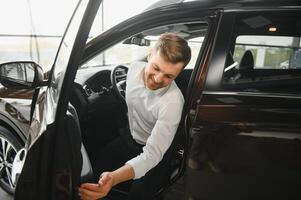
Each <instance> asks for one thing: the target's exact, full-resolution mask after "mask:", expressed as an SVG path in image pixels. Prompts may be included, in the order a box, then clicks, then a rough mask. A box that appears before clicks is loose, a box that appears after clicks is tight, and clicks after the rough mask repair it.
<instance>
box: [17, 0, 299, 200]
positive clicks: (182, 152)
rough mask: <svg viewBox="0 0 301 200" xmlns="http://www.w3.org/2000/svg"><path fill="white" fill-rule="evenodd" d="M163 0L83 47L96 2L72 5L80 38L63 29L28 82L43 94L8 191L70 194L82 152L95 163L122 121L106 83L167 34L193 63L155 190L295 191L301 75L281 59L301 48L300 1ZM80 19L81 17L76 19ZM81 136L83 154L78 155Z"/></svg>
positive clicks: (79, 175)
mask: <svg viewBox="0 0 301 200" xmlns="http://www.w3.org/2000/svg"><path fill="white" fill-rule="evenodd" d="M166 2H167V1H162V2H160V3H158V4H157V5H154V6H153V7H152V8H150V9H149V10H147V11H145V12H144V13H142V14H140V15H138V16H136V17H134V18H131V19H129V20H127V21H125V22H123V23H121V24H119V25H117V26H116V27H114V28H112V29H110V30H109V31H107V32H105V33H103V34H101V35H99V36H97V37H95V38H93V39H91V40H90V41H89V42H88V43H86V39H87V35H88V30H90V28H91V27H90V26H92V21H93V18H94V15H96V11H97V8H98V5H97V4H99V3H100V2H97V1H90V2H89V4H87V7H85V6H84V5H86V4H85V2H83V4H81V5H80V6H79V8H78V9H79V10H78V12H77V14H75V16H74V19H75V21H73V22H72V23H71V24H70V27H69V30H76V33H77V34H78V35H77V36H76V37H75V35H74V31H73V32H69V31H68V32H67V34H66V36H65V38H64V41H63V42H62V46H61V49H60V51H59V53H58V57H57V60H56V62H55V65H54V69H53V71H52V72H51V75H50V79H49V81H48V82H45V81H41V80H39V81H38V83H39V84H36V85H35V86H34V87H33V86H31V87H32V88H40V94H43V95H44V97H43V98H41V97H40V99H43V100H41V101H38V102H39V104H38V106H39V108H40V110H41V112H40V113H41V115H40V120H37V121H39V122H41V125H39V126H38V127H39V128H38V129H37V130H32V129H31V134H30V140H29V143H28V144H29V145H28V147H29V151H28V153H27V156H26V160H25V164H24V167H23V171H22V173H21V174H20V178H19V181H18V184H17V189H16V196H15V199H22V198H23V199H24V197H26V198H28V199H41V198H44V199H45V198H46V199H47V198H48V199H76V198H78V197H77V192H76V188H77V187H78V185H79V184H80V182H81V181H88V180H89V178H92V177H91V176H92V175H93V174H91V171H89V170H86V171H85V172H84V173H83V169H89V167H91V166H90V165H89V162H88V160H90V161H91V163H92V167H93V160H94V158H95V157H96V156H97V154H96V153H95V152H96V151H97V150H99V148H100V146H102V144H105V143H106V142H108V141H110V140H112V139H113V138H114V137H115V136H116V135H117V134H118V131H117V129H118V128H120V127H122V126H124V124H125V122H126V114H125V113H126V111H125V109H124V104H122V101H119V100H120V99H118V98H119V97H120V96H118V95H116V93H114V92H118V91H117V90H116V88H115V90H113V89H112V82H114V81H112V80H117V82H119V81H122V80H124V79H125V77H126V70H124V69H123V68H117V70H114V69H116V66H119V65H125V66H129V65H130V63H131V62H133V61H134V60H139V59H140V60H141V59H142V60H143V59H145V55H146V54H147V50H148V48H149V47H150V46H151V44H152V41H154V40H156V37H158V35H160V34H161V33H163V32H167V31H169V32H176V33H178V34H179V35H182V36H183V37H185V38H186V39H187V40H189V43H190V44H191V45H192V44H193V45H195V47H194V48H193V57H194V58H195V59H193V60H192V61H191V63H190V65H191V66H192V67H191V68H190V69H189V68H188V69H185V70H184V71H183V73H182V74H181V76H180V77H179V79H178V80H176V81H177V84H178V85H179V87H180V88H181V90H182V92H183V94H184V95H185V106H184V110H183V115H182V121H181V124H180V127H179V129H178V132H177V135H176V138H175V140H174V142H173V144H172V148H173V151H174V157H173V158H171V161H170V174H168V176H169V180H168V181H167V182H166V183H165V186H164V187H163V188H162V190H160V191H158V196H156V197H154V198H157V197H160V195H162V194H166V195H165V198H170V199H194V198H195V199H222V198H223V199H293V198H294V199H296V198H298V197H300V196H301V194H300V191H299V179H300V176H301V171H300V169H301V168H300V165H301V159H300V154H301V142H300V139H301V137H300V131H301V125H300V123H299V122H298V120H299V119H300V117H301V116H300V115H301V109H300V105H301V104H300V101H301V96H300V89H299V85H300V81H301V79H300V75H301V71H300V68H298V67H293V66H292V65H288V67H287V68H285V69H284V68H283V67H281V63H283V62H284V61H286V60H290V59H291V58H292V56H294V55H296V54H298V53H296V52H298V51H300V37H301V32H300V30H301V27H300V26H301V23H300V21H299V16H300V13H301V5H300V3H299V2H297V1H289V2H282V1H273V2H271V1H252V2H250V1H234V2H233V1H232V2H231V3H230V2H229V3H227V2H225V1H223V2H222V3H221V2H219V1H193V2H184V3H176V2H167V3H166ZM82 6H84V7H82ZM85 8H87V9H86V14H85V15H83V12H81V11H83V10H85ZM78 13H80V14H78ZM76 19H82V23H81V26H79V24H78V23H75V22H76V21H77V20H76ZM70 38H71V39H70ZM70 41H72V42H71V43H70ZM262 41H263V42H265V43H263V42H262ZM64 42H68V43H67V44H68V45H66V44H65V43H64ZM148 44H150V46H148ZM69 48H72V50H70V49H69ZM138 53H139V54H140V55H139V56H137V54H138ZM132 55H135V57H133V56H132ZM78 67H80V68H79V69H78V70H77V68H78ZM76 72H77V74H76ZM112 72H114V73H113V76H111V74H112ZM111 77H113V78H112V79H111ZM74 79H75V81H74ZM34 83H36V82H34ZM45 85H47V87H46V86H45ZM113 88H114V87H113ZM117 89H118V88H117ZM119 89H120V88H119ZM116 96H117V98H116ZM69 102H71V103H72V104H73V106H74V107H75V109H76V110H77V113H78V117H79V123H78V121H77V118H76V115H75V114H74V113H75V112H74V110H73V109H69V111H68V112H67V114H66V111H67V107H68V106H67V105H68V103H69ZM50 108H51V109H50ZM79 125H80V127H81V129H80V128H79ZM95 130H99V131H95ZM82 139H83V143H84V145H85V147H86V148H87V152H88V154H87V155H88V156H87V155H86V154H85V153H84V152H83V151H81V149H82V148H81V143H82ZM100 144H101V145H100ZM80 152H81V153H82V154H80ZM82 157H83V159H82ZM87 157H88V158H89V159H87ZM37 158H38V159H37ZM108 162H109V161H108ZM82 164H83V166H82ZM186 164H188V165H187V166H186ZM94 170H95V169H94ZM81 171H82V172H81ZM180 178H181V179H180ZM29 185H30V187H31V190H29V189H27V188H28V187H29ZM171 185H172V187H169V186H171ZM32 188H34V190H33V191H35V192H34V193H33V192H31V191H32ZM126 195H127V188H125V187H122V188H115V189H114V191H113V192H112V193H111V194H110V196H109V197H108V198H109V199H122V198H124V197H125V196H126Z"/></svg>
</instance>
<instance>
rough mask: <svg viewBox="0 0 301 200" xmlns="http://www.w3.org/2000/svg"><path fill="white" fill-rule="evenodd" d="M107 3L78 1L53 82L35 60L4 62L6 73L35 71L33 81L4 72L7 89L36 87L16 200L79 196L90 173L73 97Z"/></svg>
mask: <svg viewBox="0 0 301 200" xmlns="http://www.w3.org/2000/svg"><path fill="white" fill-rule="evenodd" d="M101 1H102V0H91V1H85V0H83V1H79V2H78V4H77V6H76V9H75V12H74V13H73V15H72V18H71V21H70V22H69V24H68V26H67V30H66V32H65V34H64V37H63V39H62V42H61V44H60V47H59V50H58V53H57V56H56V59H55V61H54V65H53V68H52V70H51V72H50V73H49V74H48V75H49V79H48V81H45V80H43V75H44V74H43V72H42V71H41V68H40V67H39V66H37V65H36V64H35V63H31V62H24V63H22V62H18V63H17V64H16V63H15V65H12V64H11V63H8V64H6V65H3V66H2V69H3V70H2V69H1V70H2V71H4V72H5V70H7V69H9V68H10V67H20V66H21V67H24V69H26V70H30V71H31V72H34V73H33V74H34V76H33V77H32V79H30V80H29V79H28V77H27V76H26V78H27V79H23V80H15V79H12V78H11V77H8V76H6V77H5V74H4V73H2V74H1V79H2V80H1V81H4V82H5V81H6V85H7V87H15V88H20V89H22V88H31V89H35V91H36V95H35V98H34V99H33V106H32V116H34V117H33V118H32V120H31V129H30V136H29V138H28V141H27V144H26V146H25V150H23V151H22V152H21V153H19V155H18V158H19V159H20V160H19V161H24V162H20V163H22V171H21V173H20V174H19V175H18V174H17V175H18V176H17V179H18V181H17V185H16V191H15V199H16V200H24V199H30V200H35V199H36V200H41V199H43V200H47V199H56V200H57V199H64V200H66V199H78V195H77V194H78V192H77V188H78V186H79V184H80V177H81V173H82V174H83V175H85V173H88V172H89V170H86V172H84V170H83V166H82V163H83V159H84V158H83V156H82V154H81V147H82V143H81V137H80V129H79V126H78V122H77V117H76V112H74V109H72V107H70V106H68V96H69V93H70V88H71V87H72V84H73V80H74V78H75V74H76V71H77V68H78V66H79V63H80V61H81V57H82V54H83V51H84V46H85V44H86V40H87V37H88V34H89V31H90V28H91V25H92V22H93V20H94V17H95V15H96V13H97V10H98V7H99V5H100V3H101ZM54 14H55V13H54ZM22 69H23V68H22ZM26 70H25V71H26ZM2 76H4V78H2ZM68 107H69V109H68ZM67 109H68V110H67ZM33 111H35V112H33ZM84 162H85V161H84Z"/></svg>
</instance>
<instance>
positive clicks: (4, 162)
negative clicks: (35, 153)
mask: <svg viewBox="0 0 301 200" xmlns="http://www.w3.org/2000/svg"><path fill="white" fill-rule="evenodd" d="M21 148H22V143H21V141H20V140H18V139H17V138H16V136H15V135H14V134H13V133H12V132H11V131H9V130H8V129H6V128H5V127H3V126H1V125H0V187H1V188H2V189H4V190H5V191H6V192H8V193H9V194H13V193H14V191H15V185H14V184H13V183H12V181H11V170H12V163H13V161H14V158H15V156H16V153H17V152H18V151H19V150H20V149H21Z"/></svg>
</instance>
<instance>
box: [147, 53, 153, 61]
mask: <svg viewBox="0 0 301 200" xmlns="http://www.w3.org/2000/svg"><path fill="white" fill-rule="evenodd" d="M151 56H152V51H150V52H149V53H148V55H147V62H148V61H149V59H150V58H151Z"/></svg>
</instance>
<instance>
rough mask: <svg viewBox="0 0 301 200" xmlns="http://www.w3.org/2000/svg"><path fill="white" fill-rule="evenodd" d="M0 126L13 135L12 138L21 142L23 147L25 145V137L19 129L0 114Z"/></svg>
mask: <svg viewBox="0 0 301 200" xmlns="http://www.w3.org/2000/svg"><path fill="white" fill-rule="evenodd" d="M0 126H3V127H4V128H6V129H8V130H9V131H11V132H12V133H13V134H14V136H16V137H17V139H18V140H20V141H21V142H22V144H23V145H24V144H25V142H26V136H25V134H24V133H23V132H22V131H21V128H20V127H18V126H17V125H16V124H15V123H14V122H12V121H11V120H10V119H8V118H7V117H6V116H4V115H2V114H0Z"/></svg>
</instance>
